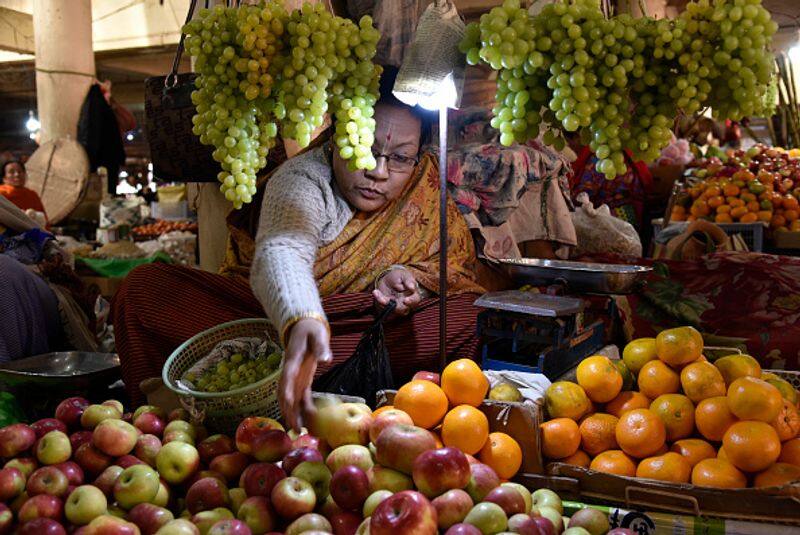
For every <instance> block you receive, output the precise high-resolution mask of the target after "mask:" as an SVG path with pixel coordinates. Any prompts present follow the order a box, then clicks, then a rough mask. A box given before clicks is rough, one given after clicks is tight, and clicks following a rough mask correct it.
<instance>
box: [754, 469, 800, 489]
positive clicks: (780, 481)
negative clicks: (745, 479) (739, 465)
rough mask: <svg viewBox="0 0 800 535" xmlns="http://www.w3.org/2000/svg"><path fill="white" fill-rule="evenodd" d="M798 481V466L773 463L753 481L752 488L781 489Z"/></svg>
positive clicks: (799, 475) (799, 473) (799, 471)
mask: <svg viewBox="0 0 800 535" xmlns="http://www.w3.org/2000/svg"><path fill="white" fill-rule="evenodd" d="M798 479H800V466H795V465H793V464H788V463H775V464H773V465H772V466H770V467H769V468H767V469H766V470H764V471H763V472H760V473H759V474H757V475H756V477H755V479H753V486H754V487H782V486H783V485H786V484H788V483H791V482H792V481H797V480H798Z"/></svg>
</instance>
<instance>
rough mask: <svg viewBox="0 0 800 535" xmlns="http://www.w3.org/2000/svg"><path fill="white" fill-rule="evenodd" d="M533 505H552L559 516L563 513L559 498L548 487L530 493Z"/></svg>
mask: <svg viewBox="0 0 800 535" xmlns="http://www.w3.org/2000/svg"><path fill="white" fill-rule="evenodd" d="M531 498H533V507H537V508H539V509H541V508H542V507H552V508H553V509H555V510H556V511H558V514H559V516H561V515H562V514H564V507H563V506H562V505H561V498H559V497H558V494H556V493H555V492H553V491H552V490H550V489H539V490H537V491H536V492H534V493H533V494H532V495H531Z"/></svg>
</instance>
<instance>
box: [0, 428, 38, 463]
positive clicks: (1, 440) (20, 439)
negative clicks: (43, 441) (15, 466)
mask: <svg viewBox="0 0 800 535" xmlns="http://www.w3.org/2000/svg"><path fill="white" fill-rule="evenodd" d="M34 442H36V432H35V431H34V430H33V429H32V428H31V427H30V426H28V425H25V424H11V425H7V426H5V427H3V428H0V457H6V458H9V457H17V456H19V455H20V454H22V453H24V452H26V451H28V450H29V449H30V448H31V446H33V443H34Z"/></svg>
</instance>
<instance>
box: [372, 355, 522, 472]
mask: <svg viewBox="0 0 800 535" xmlns="http://www.w3.org/2000/svg"><path fill="white" fill-rule="evenodd" d="M428 375H429V376H431V379H433V380H430V379H415V380H412V381H410V382H409V383H406V384H405V385H403V386H402V387H401V388H400V389H399V390H398V391H397V394H396V395H395V398H394V404H393V405H390V406H386V407H381V408H380V409H378V410H377V411H376V412H375V415H377V414H378V413H379V412H380V411H384V410H388V409H389V408H395V409H399V410H401V411H404V412H405V413H407V414H408V415H409V416H410V417H411V419H412V420H413V421H414V425H416V426H419V427H423V428H425V429H428V430H429V431H431V432H432V433H433V435H434V437H435V438H436V440H437V441H438V442H439V443H440V444H441V445H443V446H447V447H453V448H458V449H460V450H461V451H463V452H464V453H466V454H467V455H470V456H475V457H477V459H478V460H479V461H480V462H482V463H483V464H486V465H489V466H490V467H491V468H493V469H494V471H495V472H496V473H497V475H498V476H499V477H500V478H501V479H510V478H512V477H513V476H514V475H515V474H516V473H517V472H518V471H519V469H520V466H522V449H521V448H520V446H519V444H518V443H517V441H516V440H514V439H513V438H512V437H511V436H509V435H507V434H506V433H490V432H489V420H488V419H487V418H486V415H485V414H484V413H483V412H482V411H481V410H480V409H479V408H478V407H479V406H480V405H481V403H483V400H484V399H485V398H486V394H487V393H488V391H489V381H488V380H487V379H486V376H485V375H483V372H482V371H481V369H480V367H479V366H478V365H477V364H476V363H475V362H473V361H472V360H469V359H461V360H456V361H454V362H451V363H450V364H448V365H447V367H446V368H445V369H444V370H443V371H442V375H441V379H440V382H439V384H437V383H436V381H435V379H436V378H435V376H433V374H428ZM440 447H441V446H440Z"/></svg>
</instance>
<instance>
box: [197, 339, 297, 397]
mask: <svg viewBox="0 0 800 535" xmlns="http://www.w3.org/2000/svg"><path fill="white" fill-rule="evenodd" d="M281 358H282V355H281V352H280V348H278V347H277V346H275V345H274V344H272V343H271V342H268V341H266V342H265V341H262V340H259V339H255V338H239V339H235V340H226V341H224V342H221V343H220V344H218V345H217V346H216V347H215V348H214V349H213V350H212V351H211V353H209V354H208V355H207V356H206V357H204V358H203V359H201V360H200V361H198V362H197V363H196V364H194V365H193V366H192V367H191V368H190V369H189V370H188V371H187V372H186V373H184V375H183V377H181V382H182V383H183V384H184V385H185V386H187V387H189V388H190V389H191V390H195V391H199V392H228V391H230V390H236V389H238V388H242V387H245V386H247V385H250V384H253V383H256V382H258V381H260V380H262V379H264V378H266V377H269V376H270V375H271V374H272V373H274V372H275V371H276V370H277V369H278V368H279V367H280V364H281Z"/></svg>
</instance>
